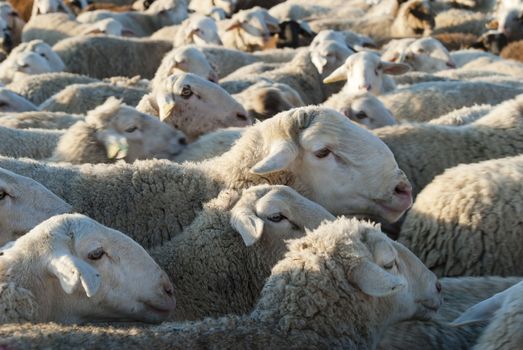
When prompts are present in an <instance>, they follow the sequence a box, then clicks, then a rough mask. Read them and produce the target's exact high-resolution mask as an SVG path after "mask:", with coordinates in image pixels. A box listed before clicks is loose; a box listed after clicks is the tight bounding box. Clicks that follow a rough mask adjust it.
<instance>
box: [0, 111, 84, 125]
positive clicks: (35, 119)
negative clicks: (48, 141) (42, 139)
mask: <svg viewBox="0 0 523 350" xmlns="http://www.w3.org/2000/svg"><path fill="white" fill-rule="evenodd" d="M84 118H85V117H84V116H82V115H77V114H68V113H62V112H45V111H34V112H22V113H0V125H1V126H6V127H8V128H16V129H68V128H69V127H71V126H72V125H73V124H75V123H76V122H78V121H80V120H83V119H84Z"/></svg>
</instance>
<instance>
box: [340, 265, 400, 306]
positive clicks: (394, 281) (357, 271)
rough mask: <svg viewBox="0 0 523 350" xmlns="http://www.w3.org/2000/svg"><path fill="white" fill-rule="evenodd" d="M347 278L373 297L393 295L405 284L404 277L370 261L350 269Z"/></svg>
mask: <svg viewBox="0 0 523 350" xmlns="http://www.w3.org/2000/svg"><path fill="white" fill-rule="evenodd" d="M348 279H349V282H351V283H352V284H354V285H356V286H357V287H358V288H359V289H360V290H361V291H362V292H363V293H365V294H367V295H370V296H373V297H384V296H388V295H393V294H395V293H397V292H398V291H400V290H401V289H402V288H404V287H405V286H406V285H407V282H406V281H405V279H404V278H402V277H398V276H394V275H392V274H390V273H388V272H386V271H385V270H383V269H382V268H380V267H379V266H378V265H376V264H374V263H372V262H370V261H364V262H362V263H361V264H359V265H358V266H356V267H355V268H354V269H352V271H351V272H350V273H349V276H348Z"/></svg>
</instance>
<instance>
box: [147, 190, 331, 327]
mask: <svg viewBox="0 0 523 350" xmlns="http://www.w3.org/2000/svg"><path fill="white" fill-rule="evenodd" d="M334 219H335V218H334V216H333V215H332V214H330V213H329V212H328V211H326V210H325V209H324V208H323V207H321V206H319V205H318V204H316V203H314V202H312V201H310V200H308V199H306V198H304V197H302V196H301V195H300V194H298V193H297V192H296V191H294V190H293V189H291V188H289V187H287V186H268V185H260V186H254V187H251V188H249V189H247V190H245V191H243V193H241V195H240V194H238V193H236V192H235V191H230V192H229V191H228V192H225V193H223V194H221V195H220V196H218V198H216V199H214V200H212V201H211V202H209V203H207V204H206V205H205V206H204V209H203V210H202V212H201V214H200V215H198V216H197V217H196V219H195V220H194V222H193V223H192V224H191V225H190V226H187V227H186V228H185V229H184V231H183V233H182V234H180V235H178V236H176V237H174V238H173V239H172V240H170V241H168V242H165V243H164V244H162V245H161V246H158V247H156V248H153V249H152V250H150V251H149V253H150V254H151V256H152V257H153V259H155V261H156V262H157V263H158V264H159V265H160V267H161V268H162V269H163V270H164V271H165V272H166V273H167V275H168V276H173V277H174V276H176V278H177V283H176V290H175V295H174V296H175V298H176V300H177V302H178V307H177V310H176V315H175V317H174V319H176V320H197V319H202V318H204V317H209V316H212V317H217V316H223V315H226V314H245V313H247V312H249V311H250V310H252V308H253V307H254V304H255V302H256V300H257V298H258V296H259V294H260V291H261V289H262V287H263V283H264V281H265V279H266V278H267V277H269V275H270V270H271V269H272V267H273V266H274V265H275V264H276V263H277V262H278V261H279V260H280V259H281V258H283V255H284V253H285V251H286V246H285V241H286V240H287V239H291V238H297V237H300V236H304V235H305V229H309V230H312V229H315V228H316V227H318V226H319V224H320V223H321V222H322V221H324V220H334ZM229 222H230V223H229ZM206 247H208V248H209V249H210V250H209V251H208V252H207V251H206V250H205V249H206ZM202 249H203V250H202ZM231 256H234V259H231ZM203 257H205V258H204V259H205V261H206V262H205V264H200V261H199V260H200V258H203ZM178 276H180V277H178Z"/></svg>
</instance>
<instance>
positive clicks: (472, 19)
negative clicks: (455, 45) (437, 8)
mask: <svg viewBox="0 0 523 350" xmlns="http://www.w3.org/2000/svg"><path fill="white" fill-rule="evenodd" d="M434 20H435V23H436V25H435V28H434V34H441V33H471V34H474V35H478V36H479V35H481V34H483V32H484V31H485V28H486V26H487V23H488V21H489V19H488V16H487V15H486V14H484V13H480V12H475V11H468V10H462V9H451V10H448V11H444V12H441V13H438V15H437V16H436V17H435V18H434Z"/></svg>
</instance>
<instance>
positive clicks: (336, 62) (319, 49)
mask: <svg viewBox="0 0 523 350" xmlns="http://www.w3.org/2000/svg"><path fill="white" fill-rule="evenodd" d="M353 53H354V51H352V50H351V49H349V48H348V47H347V45H345V44H341V43H338V42H336V41H325V42H322V43H320V44H318V45H316V46H315V47H314V48H311V53H310V55H311V61H312V63H313V64H314V66H315V67H316V69H317V70H318V72H319V73H320V74H321V75H322V77H326V76H328V75H329V74H331V73H332V72H333V71H334V70H335V69H336V68H337V67H339V66H341V65H342V64H343V63H344V62H345V60H346V59H347V57H349V56H350V55H352V54H353Z"/></svg>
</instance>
